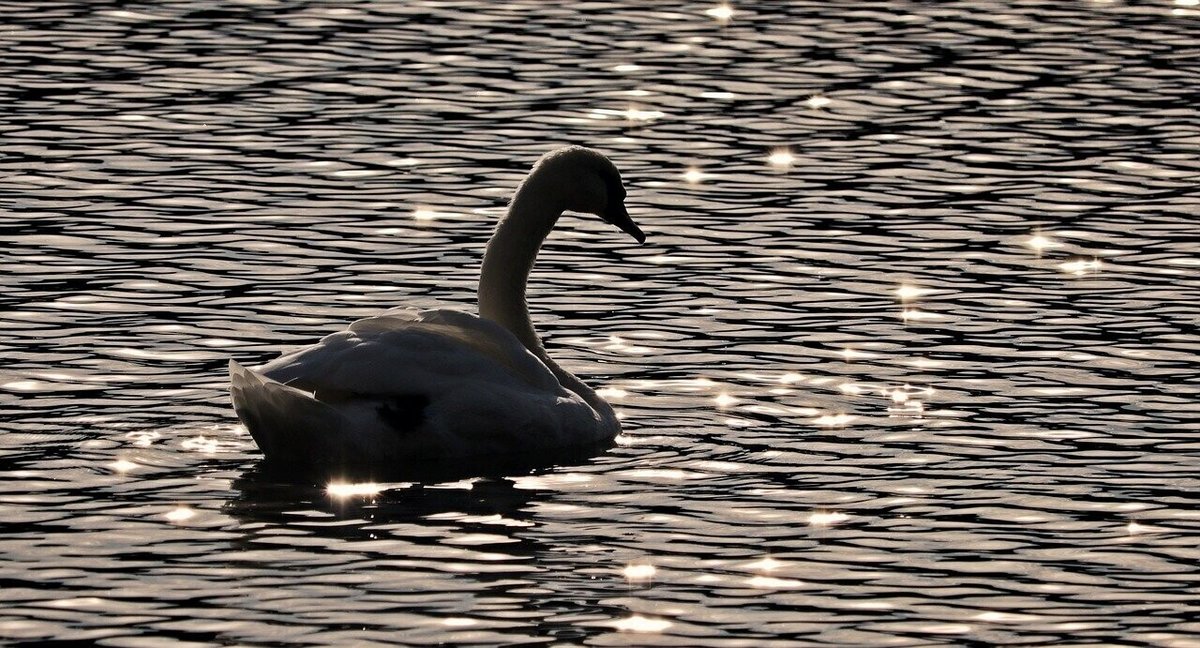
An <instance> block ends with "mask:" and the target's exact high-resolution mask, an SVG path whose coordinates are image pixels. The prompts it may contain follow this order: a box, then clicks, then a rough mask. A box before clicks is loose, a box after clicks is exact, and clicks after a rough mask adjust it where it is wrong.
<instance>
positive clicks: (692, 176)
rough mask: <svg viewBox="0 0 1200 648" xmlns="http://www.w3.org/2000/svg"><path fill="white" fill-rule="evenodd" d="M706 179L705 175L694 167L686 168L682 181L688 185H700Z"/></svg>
mask: <svg viewBox="0 0 1200 648" xmlns="http://www.w3.org/2000/svg"><path fill="white" fill-rule="evenodd" d="M707 177H708V176H707V175H706V174H704V173H703V172H701V171H700V169H697V168H696V167H688V170H687V171H684V172H683V181H684V182H686V183H688V184H693V185H694V184H700V183H701V182H703V181H704V179H705V178H707Z"/></svg>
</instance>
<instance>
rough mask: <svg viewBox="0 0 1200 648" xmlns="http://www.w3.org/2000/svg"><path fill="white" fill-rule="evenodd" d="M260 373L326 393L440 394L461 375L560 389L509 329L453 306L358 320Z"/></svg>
mask: <svg viewBox="0 0 1200 648" xmlns="http://www.w3.org/2000/svg"><path fill="white" fill-rule="evenodd" d="M258 371H259V372H260V373H262V374H263V375H265V376H267V377H269V378H271V379H272V380H276V381H278V382H281V383H283V384H285V385H289V386H291V387H295V388H297V389H301V390H304V391H308V392H316V393H326V394H336V393H345V394H354V395H397V394H431V393H433V394H437V393H440V392H449V391H452V390H453V388H454V387H455V386H456V385H461V383H462V381H464V380H470V381H472V382H474V381H483V382H485V383H495V384H508V385H511V386H513V387H524V388H527V389H531V390H535V391H548V392H551V393H555V392H560V391H562V387H561V386H560V384H559V382H558V379H557V378H556V377H555V376H554V374H553V373H551V372H550V370H549V369H548V368H547V367H546V365H545V364H544V363H543V362H542V361H541V360H539V359H538V358H537V357H536V356H534V355H533V354H532V353H530V352H529V351H528V350H527V349H526V348H525V347H524V346H523V345H522V344H521V343H520V341H518V340H517V338H516V337H514V336H513V335H512V334H511V333H510V332H509V331H508V330H507V329H505V328H503V327H502V326H500V325H498V324H496V323H495V322H491V321H488V320H485V319H481V318H479V317H476V316H474V315H470V314H467V313H462V312H459V311H453V310H431V311H421V312H393V313H388V314H385V315H381V316H378V317H370V318H367V319H362V320H358V321H357V322H354V323H353V324H351V325H350V327H349V328H348V329H347V330H345V331H342V332H340V333H334V334H333V335H329V336H326V337H325V338H324V339H322V340H321V341H320V342H319V343H317V344H315V345H313V346H310V347H306V348H304V349H300V350H299V351H296V352H293V353H290V354H287V355H284V356H281V357H279V358H277V359H275V360H273V361H271V362H269V363H267V364H266V365H264V366H262V367H260V368H259V369H258Z"/></svg>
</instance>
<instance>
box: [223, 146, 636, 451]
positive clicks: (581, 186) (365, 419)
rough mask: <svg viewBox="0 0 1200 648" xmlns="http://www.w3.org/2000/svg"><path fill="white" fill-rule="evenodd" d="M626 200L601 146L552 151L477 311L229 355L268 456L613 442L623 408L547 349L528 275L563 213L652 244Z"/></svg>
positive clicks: (356, 326) (430, 315)
mask: <svg viewBox="0 0 1200 648" xmlns="http://www.w3.org/2000/svg"><path fill="white" fill-rule="evenodd" d="M624 195H625V192H624V189H623V188H622V186H621V181H620V176H619V174H618V173H617V171H616V168H615V167H613V165H612V163H611V162H609V161H608V159H607V158H605V157H604V156H602V155H600V154H599V153H596V152H594V151H591V150H588V149H584V148H579V147H570V148H566V149H561V150H558V151H555V152H553V153H550V154H548V155H546V156H544V157H543V158H542V159H541V160H540V161H539V162H538V164H537V165H535V167H534V169H533V171H531V172H530V174H529V176H528V177H527V178H526V180H525V181H524V182H523V183H521V186H520V187H519V188H518V189H517V192H516V194H515V195H514V197H513V201H512V203H511V205H510V206H509V210H508V213H507V214H506V215H505V217H504V218H503V219H502V220H501V221H500V223H499V225H497V227H496V232H495V234H494V235H493V236H492V239H491V241H489V243H488V246H487V251H486V252H485V254H484V259H483V268H482V271H481V273H480V280H479V312H480V317H476V316H474V315H470V314H467V313H463V312H460V311H455V310H428V311H421V312H391V313H387V314H384V315H381V316H378V317H371V318H367V319H362V320H358V321H357V322H354V323H353V324H351V325H350V327H349V328H348V329H347V330H345V331H342V332H340V333H335V334H333V335H330V336H327V337H326V338H324V339H323V340H321V341H320V342H319V343H317V344H315V345H313V346H310V347H306V348H304V349H301V350H299V351H296V352H294V353H291V354H287V355H284V356H282V357H280V358H277V359H276V360H274V361H272V362H269V363H267V364H266V365H264V366H262V367H260V368H259V369H258V370H257V371H255V370H250V369H247V368H245V367H242V366H241V365H239V364H237V363H236V362H233V361H231V362H230V367H229V369H230V381H231V393H232V396H233V406H234V410H235V411H236V412H237V415H238V417H239V418H240V419H241V420H242V422H243V423H244V424H245V425H246V428H247V429H248V430H249V431H250V434H251V435H252V436H253V437H254V440H255V442H256V443H257V444H258V447H259V448H260V449H261V450H262V451H263V453H264V454H265V455H266V457H267V459H268V460H269V461H270V462H272V463H274V464H276V465H282V466H284V467H288V468H294V469H296V470H304V471H308V470H312V469H319V470H334V471H342V472H356V473H361V472H364V471H367V472H387V471H388V470H389V469H393V468H395V467H398V466H406V465H407V466H411V465H416V464H420V463H425V462H462V461H468V462H470V461H475V462H482V463H486V462H489V461H500V460H502V459H508V460H511V459H518V460H519V459H520V458H522V457H526V458H527V457H553V456H554V455H555V454H557V453H560V452H573V451H575V450H577V449H579V448H589V447H596V446H599V445H603V444H605V443H608V442H611V440H612V439H613V438H614V437H615V436H616V435H617V433H619V432H620V429H621V426H620V423H619V422H618V420H617V417H616V415H615V413H614V412H613V409H612V407H610V406H609V404H608V403H606V402H605V401H604V400H603V399H602V398H600V397H599V396H598V395H597V394H596V392H595V391H593V390H592V389H590V388H588V387H587V386H586V385H585V384H583V382H582V381H580V380H579V379H578V378H576V377H575V376H573V375H571V374H570V373H569V372H567V371H566V370H564V369H562V368H560V367H559V366H558V365H557V364H555V363H554V361H552V360H550V358H549V357H548V356H547V355H546V352H545V349H544V348H543V347H542V344H541V342H540V340H539V339H538V336H537V334H536V333H535V332H534V329H533V325H532V323H531V321H530V319H529V311H528V308H527V307H526V304H525V284H526V281H527V279H528V276H529V271H530V269H531V268H532V266H533V260H534V257H535V256H536V255H537V252H538V249H539V248H540V247H541V244H542V241H543V240H544V239H545V238H546V235H548V234H549V233H550V230H551V228H553V226H554V224H555V222H556V221H557V220H558V217H559V216H560V215H561V214H562V212H563V211H564V210H572V211H582V212H590V213H595V214H599V215H601V216H602V217H603V218H604V219H605V220H606V221H609V222H611V223H613V224H615V225H617V226H618V227H620V228H621V229H623V230H625V231H626V232H628V233H630V234H632V235H633V236H634V237H635V238H637V239H638V241H639V242H640V241H642V240H643V239H644V237H643V235H642V233H641V231H640V230H639V229H638V228H637V226H636V225H634V224H633V221H632V220H630V219H629V215H628V213H627V212H626V211H625V208H624V204H623V199H624ZM485 467H486V466H485Z"/></svg>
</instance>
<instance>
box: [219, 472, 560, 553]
mask: <svg viewBox="0 0 1200 648" xmlns="http://www.w3.org/2000/svg"><path fill="white" fill-rule="evenodd" d="M233 489H234V491H235V492H236V493H237V494H236V496H235V497H234V498H233V499H231V500H229V501H228V502H226V504H225V506H224V511H225V512H226V513H228V514H229V515H231V516H233V517H234V518H236V519H238V520H240V521H242V522H255V523H269V524H280V525H283V524H291V523H294V522H296V521H297V520H298V519H299V518H298V517H297V516H305V517H311V515H312V513H313V512H314V511H315V512H317V513H319V514H320V515H321V516H322V517H327V518H330V519H333V520H339V521H347V522H352V521H354V520H361V521H362V522H363V524H361V525H358V524H339V525H332V526H328V525H305V530H306V531H309V532H313V533H318V534H321V535H327V534H331V535H336V536H338V537H340V538H343V539H346V538H350V539H356V538H368V537H371V538H372V539H373V536H374V534H375V533H376V531H373V530H371V529H372V528H375V527H378V525H379V524H391V523H416V524H421V523H422V522H423V521H428V520H430V519H435V520H439V521H440V522H445V521H446V520H447V519H449V518H447V516H448V515H451V514H453V515H454V516H455V518H456V519H460V520H463V519H474V520H479V519H494V520H517V521H521V520H524V519H525V518H527V517H528V514H527V513H525V512H524V511H525V510H526V509H527V508H528V507H529V506H530V504H531V503H532V502H534V501H535V500H537V499H539V498H540V497H544V496H546V495H547V494H548V493H549V491H544V490H535V489H529V488H517V487H516V484H515V483H514V482H513V481H512V480H511V479H507V478H479V479H472V480H467V481H461V482H442V483H437V484H431V483H422V482H391V483H388V482H357V483H356V482H335V483H332V484H324V485H323V484H310V485H298V484H296V483H293V482H288V481H286V480H285V481H281V480H279V479H277V478H276V477H275V476H273V475H272V473H271V472H270V471H267V470H263V469H261V467H258V468H255V469H253V470H250V471H247V472H246V473H243V474H242V476H241V477H239V478H238V479H236V480H235V481H234V483H233ZM367 523H369V524H370V527H371V528H367V526H366V524H367ZM526 524H527V521H526V522H523V523H522V524H518V525H516V526H524V525H526Z"/></svg>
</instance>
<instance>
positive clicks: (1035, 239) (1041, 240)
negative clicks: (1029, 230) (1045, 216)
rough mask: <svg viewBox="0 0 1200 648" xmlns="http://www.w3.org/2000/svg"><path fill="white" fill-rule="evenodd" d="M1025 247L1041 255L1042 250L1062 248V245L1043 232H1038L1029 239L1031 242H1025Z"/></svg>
mask: <svg viewBox="0 0 1200 648" xmlns="http://www.w3.org/2000/svg"><path fill="white" fill-rule="evenodd" d="M1025 245H1028V246H1029V248H1030V249H1032V250H1033V251H1034V252H1037V253H1038V254H1041V253H1042V250H1045V249H1047V248H1056V247H1062V243H1059V242H1058V241H1055V240H1054V239H1052V238H1050V237H1048V236H1046V235H1045V234H1042V233H1041V232H1037V233H1035V234H1034V235H1033V236H1031V237H1029V240H1028V241H1025Z"/></svg>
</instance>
